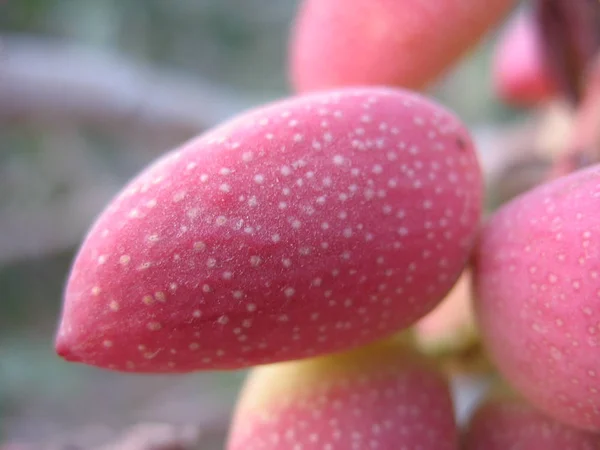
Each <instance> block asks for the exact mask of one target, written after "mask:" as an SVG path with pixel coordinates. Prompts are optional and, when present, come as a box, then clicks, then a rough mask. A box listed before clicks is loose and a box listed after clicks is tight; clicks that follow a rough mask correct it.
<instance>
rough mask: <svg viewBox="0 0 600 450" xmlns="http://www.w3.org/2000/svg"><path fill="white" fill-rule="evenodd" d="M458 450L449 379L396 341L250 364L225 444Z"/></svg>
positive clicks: (248, 449) (235, 449)
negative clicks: (282, 360)
mask: <svg viewBox="0 0 600 450" xmlns="http://www.w3.org/2000/svg"><path fill="white" fill-rule="evenodd" d="M255 449H256V450H257V449H264V450H276V449H277V450H287V449H289V450H293V449H305V450H310V449H315V450H316V449H319V450H320V449H327V450H352V449H357V450H363V449H378V450H401V449H421V450H456V449H458V431H457V427H456V423H455V418H454V410H453V404H452V398H451V396H450V391H449V387H448V384H447V381H446V380H445V379H444V377H443V376H442V375H440V373H439V372H438V371H437V370H436V369H434V368H432V367H430V366H429V365H427V364H425V363H424V362H423V361H422V360H420V359H418V358H417V357H416V356H414V355H412V354H411V353H409V351H407V349H406V348H404V346H401V345H399V343H398V342H395V341H389V342H384V343H378V344H375V345H372V346H368V347H365V348H361V349H359V350H354V351H352V352H349V353H344V354H337V355H334V356H324V357H321V358H313V359H309V360H304V361H294V362H285V363H279V364H275V365H272V366H263V367H259V368H255V369H253V371H252V372H251V373H250V375H249V378H248V379H247V381H246V384H245V386H244V388H243V390H242V393H241V395H240V399H239V403H238V405H237V408H236V411H235V414H234V417H233V421H232V424H231V427H230V436H229V441H228V445H227V450H255Z"/></svg>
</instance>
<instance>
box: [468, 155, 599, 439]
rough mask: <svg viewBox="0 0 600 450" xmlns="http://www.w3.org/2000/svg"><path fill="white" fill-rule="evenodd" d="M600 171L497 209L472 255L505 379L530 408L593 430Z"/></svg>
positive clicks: (486, 331)
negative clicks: (535, 407) (530, 403)
mask: <svg viewBox="0 0 600 450" xmlns="http://www.w3.org/2000/svg"><path fill="white" fill-rule="evenodd" d="M599 205H600V165H597V166H594V167H591V168H589V169H586V170H584V171H580V172H576V173H574V174H572V175H569V176H568V177H563V178H560V179H557V180H555V181H553V182H550V183H547V184H545V185H543V186H540V187H538V188H536V189H535V190H532V191H530V192H528V193H526V194H524V195H522V196H520V197H517V198H516V199H515V200H513V201H512V202H510V203H508V204H507V205H505V206H503V207H502V208H501V209H500V210H498V211H497V212H496V213H495V215H494V216H492V218H491V220H490V221H489V223H487V224H486V226H485V227H484V229H483V231H482V233H481V239H480V242H479V244H478V246H477V249H476V252H475V260H476V261H475V268H474V277H475V278H474V279H475V288H476V302H475V311H476V316H477V320H478V326H479V329H480V331H481V334H482V337H483V339H484V342H485V344H486V347H487V349H488V350H489V352H490V356H491V357H492V359H493V360H494V361H495V362H496V363H497V365H498V367H499V368H500V370H501V371H502V373H503V374H504V375H505V376H506V377H507V379H508V380H509V381H510V382H511V383H512V384H513V385H514V386H515V387H517V388H518V390H519V391H520V392H521V394H522V395H523V396H525V397H526V398H527V399H528V400H529V401H530V402H532V403H533V404H534V405H535V406H537V407H539V408H541V409H543V410H544V411H545V412H546V413H548V414H549V415H551V416H553V417H555V418H557V419H558V420H561V421H563V422H565V423H568V424H571V425H572V426H575V427H580V428H585V429H589V430H600V385H599V381H598V380H599V378H600V253H599V251H598V246H599V245H600V221H599V220H598V207H599Z"/></svg>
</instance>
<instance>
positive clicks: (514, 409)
mask: <svg viewBox="0 0 600 450" xmlns="http://www.w3.org/2000/svg"><path fill="white" fill-rule="evenodd" d="M598 449H600V434H596V433H591V432H589V431H582V430H578V429H576V428H572V427H569V426H567V425H564V424H562V423H560V422H558V421H556V420H554V419H551V418H549V417H547V416H545V415H543V414H542V413H540V412H539V411H537V410H536V409H534V408H533V407H532V406H531V405H529V404H527V403H525V402H524V401H523V400H519V399H514V398H494V399H490V400H488V401H486V402H484V403H483V404H482V405H481V406H479V408H478V409H477V410H476V411H475V414H474V415H473V417H472V418H471V421H470V424H469V426H468V430H467V432H466V435H465V439H464V450H598Z"/></svg>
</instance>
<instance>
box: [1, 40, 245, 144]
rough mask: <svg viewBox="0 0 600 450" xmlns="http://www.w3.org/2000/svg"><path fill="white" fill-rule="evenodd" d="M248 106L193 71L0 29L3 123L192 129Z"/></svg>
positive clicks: (185, 131)
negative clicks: (137, 60)
mask: <svg viewBox="0 0 600 450" xmlns="http://www.w3.org/2000/svg"><path fill="white" fill-rule="evenodd" d="M249 106H251V102H250V100H249V99H247V98H246V99H244V98H241V97H240V95H238V94H235V93H233V92H231V91H230V90H229V89H227V88H226V87H222V86H218V85H216V84H215V83H213V82H211V81H209V80H202V79H200V78H199V77H198V76H193V77H192V76H190V75H184V74H181V73H177V72H175V71H172V70H165V69H160V68H156V67H150V66H145V65H142V64H137V63H134V62H132V61H131V59H129V58H127V57H123V56H118V55H114V54H105V53H101V52H98V51H95V50H91V49H89V48H85V47H82V46H79V45H76V44H74V43H70V42H67V41H61V40H56V39H52V38H48V37H32V36H24V35H10V36H2V35H0V124H1V123H3V122H4V123H7V122H12V121H29V122H31V121H42V122H46V123H55V122H67V123H74V122H75V123H77V122H79V123H86V124H92V125H99V126H102V127H109V128H110V129H111V131H112V130H115V131H116V130H121V131H127V132H131V131H137V132H141V133H148V132H151V133H165V132H167V133H175V134H181V135H194V134H197V133H198V132H200V131H202V130H204V129H206V128H208V127H211V126H213V125H215V124H217V123H219V122H220V121H222V120H224V119H226V118H228V117H229V116H231V115H233V114H235V113H237V112H239V111H241V110H243V109H246V108H248V107H249Z"/></svg>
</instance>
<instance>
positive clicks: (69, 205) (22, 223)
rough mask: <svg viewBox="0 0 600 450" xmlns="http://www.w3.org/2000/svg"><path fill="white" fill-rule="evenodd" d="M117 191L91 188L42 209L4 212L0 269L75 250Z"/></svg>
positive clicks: (0, 220)
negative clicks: (20, 262)
mask: <svg viewBox="0 0 600 450" xmlns="http://www.w3.org/2000/svg"><path fill="white" fill-rule="evenodd" d="M116 191H117V187H116V186H110V185H108V186H107V185H104V186H90V187H88V188H87V189H81V190H77V191H72V192H70V193H69V195H66V196H64V197H62V198H61V199H60V200H55V201H52V202H49V203H47V204H45V205H43V206H37V207H27V208H6V209H3V210H2V213H1V214H0V266H2V265H3V264H7V263H11V262H15V261H22V260H26V259H28V258H31V259H35V258H40V257H41V256H43V255H48V254H52V253H58V252H62V251H65V250H67V249H70V248H72V247H74V246H75V245H77V242H79V241H80V240H81V239H82V238H83V234H84V232H85V230H86V229H87V228H88V227H89V225H90V223H91V222H92V221H93V219H94V217H96V216H97V215H98V213H99V212H100V211H101V210H102V209H103V208H104V206H105V205H106V203H107V202H108V201H109V200H110V198H111V197H112V196H113V195H114V194H115V193H116Z"/></svg>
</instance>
